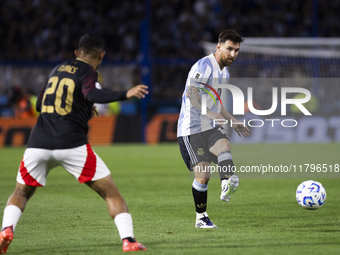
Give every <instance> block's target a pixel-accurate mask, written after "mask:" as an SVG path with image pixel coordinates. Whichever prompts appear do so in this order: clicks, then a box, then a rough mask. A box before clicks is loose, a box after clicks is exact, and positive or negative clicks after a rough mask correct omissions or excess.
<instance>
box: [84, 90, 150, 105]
mask: <svg viewBox="0 0 340 255" xmlns="http://www.w3.org/2000/svg"><path fill="white" fill-rule="evenodd" d="M147 88H148V87H147V86H146V85H137V86H135V87H133V88H131V89H129V90H128V91H112V90H109V89H92V90H91V91H89V92H88V93H87V95H86V99H87V100H88V101H90V102H91V103H100V104H106V103H110V102H114V101H122V100H125V99H129V98H131V97H137V98H144V97H145V95H146V94H148V93H149V92H148V91H147Z"/></svg>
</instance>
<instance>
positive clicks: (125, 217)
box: [86, 175, 146, 252]
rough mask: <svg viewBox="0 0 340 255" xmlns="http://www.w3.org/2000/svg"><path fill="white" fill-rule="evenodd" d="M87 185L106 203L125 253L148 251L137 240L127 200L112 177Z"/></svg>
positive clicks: (90, 182)
mask: <svg viewBox="0 0 340 255" xmlns="http://www.w3.org/2000/svg"><path fill="white" fill-rule="evenodd" d="M86 184H87V185H88V186H89V187H91V188H92V189H93V190H94V191H96V192H97V193H98V194H99V195H100V196H101V197H102V198H103V199H104V200H105V201H106V204H107V207H108V210H109V214H110V216H111V217H112V219H114V222H115V224H116V226H117V229H118V232H119V235H120V238H121V240H122V241H123V251H124V252H126V251H139V250H146V248H145V247H144V246H143V245H142V244H140V243H138V242H136V240H135V237H134V234H133V224H132V217H131V214H129V213H128V208H127V205H126V203H125V200H124V198H123V197H122V196H121V194H120V193H119V191H118V188H117V186H116V185H115V184H114V182H113V181H112V178H111V175H109V176H106V177H104V178H102V179H100V180H96V181H89V182H86Z"/></svg>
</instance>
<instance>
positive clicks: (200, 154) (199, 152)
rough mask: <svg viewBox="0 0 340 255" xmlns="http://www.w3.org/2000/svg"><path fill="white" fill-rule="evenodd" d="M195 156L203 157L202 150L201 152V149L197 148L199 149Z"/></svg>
mask: <svg viewBox="0 0 340 255" xmlns="http://www.w3.org/2000/svg"><path fill="white" fill-rule="evenodd" d="M197 155H198V156H203V155H204V150H203V148H199V149H198V150H197Z"/></svg>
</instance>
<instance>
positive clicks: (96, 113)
mask: <svg viewBox="0 0 340 255" xmlns="http://www.w3.org/2000/svg"><path fill="white" fill-rule="evenodd" d="M98 115H99V113H98V110H97V107H96V106H94V105H93V106H92V111H91V116H90V120H91V119H93V118H94V117H96V116H98Z"/></svg>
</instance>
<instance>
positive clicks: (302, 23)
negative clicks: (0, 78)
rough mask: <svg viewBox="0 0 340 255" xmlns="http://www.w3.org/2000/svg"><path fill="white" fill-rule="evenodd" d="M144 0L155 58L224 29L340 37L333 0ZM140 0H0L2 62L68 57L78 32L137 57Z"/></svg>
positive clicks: (188, 51) (185, 53)
mask: <svg viewBox="0 0 340 255" xmlns="http://www.w3.org/2000/svg"><path fill="white" fill-rule="evenodd" d="M148 1H150V5H149V8H150V10H149V12H150V17H149V21H150V24H151V32H150V40H151V46H152V47H151V49H152V53H153V54H154V55H156V56H157V57H168V58H169V57H176V58H198V57H200V56H201V55H202V54H203V52H202V48H201V47H200V41H201V40H208V41H216V40H217V39H216V38H217V36H218V34H219V33H220V32H221V31H222V30H224V29H225V28H234V29H236V30H237V31H238V32H239V33H240V34H241V35H242V36H244V37H310V36H319V37H336V36H340V26H339V25H338V17H337V15H338V13H339V11H340V1H339V0H333V1H329V2H327V4H323V3H322V2H321V0H318V1H305V0H294V1H289V0H278V1H271V0H240V1H223V0H186V1H181V0H148ZM145 2H147V1H146V0H125V1H106V0H96V1H93V0H84V1H73V0H49V1H45V0H1V1H0V10H1V13H0V36H1V38H3V39H2V40H1V41H0V51H1V54H0V61H1V60H5V61H17V60H42V61H59V60H64V59H67V58H70V57H73V51H74V49H75V47H76V46H77V40H78V38H79V37H80V36H81V35H82V34H84V33H87V32H96V33H99V34H101V35H102V36H103V37H104V38H105V40H106V42H107V44H108V45H107V51H108V52H107V53H108V54H107V58H108V59H109V60H130V59H135V58H136V57H138V54H139V51H140V49H139V48H140V46H139V45H140V43H139V42H140V25H141V22H142V21H143V19H144V14H145ZM314 3H318V5H315V4H314ZM316 13H317V15H315V14H316Z"/></svg>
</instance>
